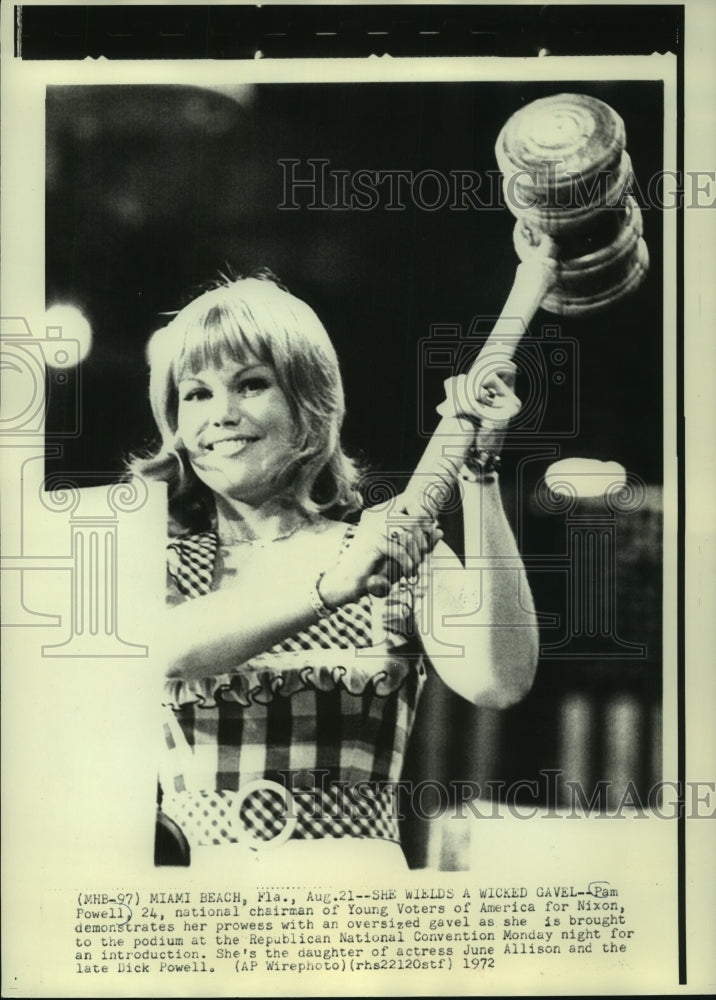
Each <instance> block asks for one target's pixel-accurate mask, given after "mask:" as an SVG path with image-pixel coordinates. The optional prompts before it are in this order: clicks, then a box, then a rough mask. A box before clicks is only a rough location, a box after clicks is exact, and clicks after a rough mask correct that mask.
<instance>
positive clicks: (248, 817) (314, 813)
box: [160, 527, 425, 846]
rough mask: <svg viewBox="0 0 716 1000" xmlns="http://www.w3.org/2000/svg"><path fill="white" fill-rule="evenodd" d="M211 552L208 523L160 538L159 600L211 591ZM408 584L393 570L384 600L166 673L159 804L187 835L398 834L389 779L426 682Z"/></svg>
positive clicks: (196, 838)
mask: <svg viewBox="0 0 716 1000" xmlns="http://www.w3.org/2000/svg"><path fill="white" fill-rule="evenodd" d="M353 531H354V529H352V528H350V527H349V528H347V530H346V535H345V539H344V543H343V544H344V546H345V545H348V544H350V540H351V538H352V537H353ZM217 549H218V538H217V535H216V533H215V532H213V531H207V532H203V533H201V534H198V535H193V536H191V537H189V538H184V539H175V540H173V541H172V542H171V543H170V544H169V547H168V560H167V567H168V571H169V587H170V598H169V599H170V601H171V602H172V603H176V602H177V601H179V600H186V599H191V598H196V597H201V596H202V595H204V594H208V593H209V592H210V591H211V590H213V589H215V586H216V581H215V575H216V562H217V559H216V556H217ZM414 582H415V581H413V584H414ZM415 593H416V588H415V586H414V585H412V584H410V583H408V581H405V580H402V581H401V582H400V583H399V584H395V585H394V588H393V591H392V592H391V595H390V596H389V598H388V599H387V602H383V601H373V600H372V599H371V598H370V597H368V596H366V597H363V598H362V599H361V600H360V601H358V602H356V603H352V604H347V605H345V606H343V607H341V608H339V609H338V610H337V611H336V612H334V613H333V614H332V615H331V616H330V617H328V618H326V619H322V620H320V621H318V622H317V623H316V624H314V625H311V626H309V627H308V628H306V629H305V630H302V631H299V632H297V633H296V634H295V635H292V636H289V637H287V638H286V639H284V640H283V641H281V642H279V643H276V644H275V645H274V646H272V647H271V648H270V649H269V650H267V652H266V653H264V654H261V655H260V656H257V657H255V658H253V659H252V660H249V661H248V662H246V663H244V664H241V665H240V666H239V665H237V668H236V670H235V671H233V672H231V673H226V674H221V675H212V676H207V677H205V678H201V679H200V680H192V681H182V680H170V681H168V682H167V685H166V703H165V706H164V712H165V714H164V719H165V724H164V741H165V746H166V753H165V754H164V755H163V761H162V766H161V772H160V784H161V789H162V810H163V811H164V812H165V813H166V814H167V815H168V816H170V817H171V818H172V819H173V820H174V821H175V822H177V823H178V824H179V826H180V827H181V828H182V830H183V832H184V834H185V836H186V837H187V839H188V841H189V843H190V845H204V844H220V843H236V842H247V843H249V844H250V845H251V846H255V845H256V844H259V845H261V844H262V843H263V842H265V841H269V840H281V839H284V840H285V839H288V837H292V838H294V839H297V838H298V839H300V838H314V837H325V836H329V837H342V836H356V837H378V838H383V839H387V840H395V841H397V840H398V839H399V838H398V826H397V818H396V817H397V815H398V810H397V808H396V807H397V797H396V790H395V788H394V787H391V785H390V783H391V782H397V781H398V780H399V778H400V774H401V770H402V765H403V757H404V754H405V749H406V745H407V741H408V737H409V735H410V731H411V728H412V725H413V720H414V717H415V711H416V708H417V704H418V699H419V697H420V693H421V691H422V687H423V684H424V682H425V668H424V665H423V660H422V656H421V654H420V647H419V643H418V640H417V636H416V634H415V622H414V614H413V611H414V609H415ZM391 607H394V608H396V609H399V610H400V615H394V616H392V617H391ZM406 609H407V610H408V612H409V613H408V614H407V615H406ZM386 615H387V621H388V622H389V623H390V622H391V621H392V622H393V624H389V626H388V627H389V631H388V632H386V631H385V629H384V628H383V622H384V621H385V620H386ZM397 622H400V625H398V624H397Z"/></svg>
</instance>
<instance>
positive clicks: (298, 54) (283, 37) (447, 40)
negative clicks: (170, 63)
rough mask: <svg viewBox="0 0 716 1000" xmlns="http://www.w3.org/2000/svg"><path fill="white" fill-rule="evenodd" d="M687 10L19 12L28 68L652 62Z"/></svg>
mask: <svg viewBox="0 0 716 1000" xmlns="http://www.w3.org/2000/svg"><path fill="white" fill-rule="evenodd" d="M680 19H681V20H683V7H682V6H681V5H679V4H670V5H665V6H661V5H656V4H654V5H651V4H649V5H644V4H626V5H618V6H616V5H610V6H607V5H594V6H586V5H579V4H570V5H567V6H551V5H549V4H543V5H526V4H524V5H518V6H506V5H499V4H489V5H478V4H475V5H473V4H450V3H448V4H429V5H408V6H399V5H394V4H380V5H370V6H368V5H364V4H355V5H354V4H341V5H338V4H328V5H312V4H308V5H276V6H273V5H272V6H266V7H260V6H254V5H212V4H206V5H199V4H194V5H189V6H186V7H184V6H174V5H170V6H159V5H146V6H145V5H140V6H137V5H123V4H122V5H115V4H106V5H68V6H64V5H52V4H45V5H39V6H34V5H33V6H23V5H17V6H16V8H15V21H16V32H15V49H16V51H15V55H16V56H20V57H21V58H22V59H26V60H43V59H56V60H63V59H85V58H87V57H90V58H95V59H96V58H99V57H104V58H106V59H254V58H256V57H257V56H264V57H266V58H273V59H285V58H321V57H325V58H340V57H342V58H361V57H367V56H370V55H378V56H380V55H386V54H388V55H391V56H396V57H400V56H402V57H406V56H407V57H410V56H413V57H418V56H517V57H525V56H536V55H538V54H540V53H541V54H543V55H649V54H651V53H653V52H662V53H663V52H667V51H671V52H677V51H679V46H680V43H681V35H680V31H679V25H680Z"/></svg>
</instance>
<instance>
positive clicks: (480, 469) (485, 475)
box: [460, 445, 500, 483]
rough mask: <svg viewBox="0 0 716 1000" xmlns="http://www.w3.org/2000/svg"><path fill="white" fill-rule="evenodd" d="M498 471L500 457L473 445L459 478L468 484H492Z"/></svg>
mask: <svg viewBox="0 0 716 1000" xmlns="http://www.w3.org/2000/svg"><path fill="white" fill-rule="evenodd" d="M499 471H500V456H499V455H498V454H497V453H496V452H494V451H485V450H482V449H478V448H476V447H475V446H474V445H473V446H472V448H471V449H470V451H469V452H468V455H467V457H466V459H465V462H464V464H463V466H462V469H461V470H460V478H461V479H464V480H465V481H466V482H468V483H493V482H495V480H496V479H497V474H498V472H499Z"/></svg>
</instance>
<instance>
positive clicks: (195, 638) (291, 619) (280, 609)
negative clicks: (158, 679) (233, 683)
mask: <svg viewBox="0 0 716 1000" xmlns="http://www.w3.org/2000/svg"><path fill="white" fill-rule="evenodd" d="M441 537H442V532H441V531H440V530H439V529H438V528H437V527H436V526H435V525H434V524H433V523H432V521H430V520H429V519H428V518H426V519H425V520H423V521H422V522H419V523H416V522H415V521H413V523H412V524H406V525H405V526H404V527H403V528H402V530H401V533H400V544H399V545H396V543H395V539H394V536H393V535H392V533H391V532H390V531H389V530H388V527H387V525H386V522H385V518H384V517H382V516H381V515H379V514H374V513H373V512H371V511H365V512H364V514H363V516H362V517H361V521H360V524H359V526H358V528H357V531H356V534H355V537H354V539H353V541H352V543H351V545H350V546H349V547H348V548H347V549H345V550H344V551H343V552H342V553H341V555H340V557H339V558H338V559H336V560H334V561H333V562H332V563H330V564H329V565H328V566H326V567H319V569H318V570H317V571H315V572H313V574H307V571H306V567H305V565H304V564H303V562H302V561H301V560H295V561H294V562H293V563H292V562H291V561H287V560H286V558H285V550H282V548H281V546H276V547H275V548H269V549H265V550H263V552H262V553H261V561H260V564H259V565H256V566H255V567H252V568H251V571H250V572H247V573H246V574H245V575H244V576H243V577H241V578H238V579H237V580H236V581H235V582H234V583H232V585H231V586H230V587H228V588H226V589H222V590H219V591H216V592H214V593H211V594H207V595H206V596H204V597H198V598H195V599H192V600H188V601H184V602H182V603H181V604H178V605H177V606H176V607H173V608H171V609H170V610H168V611H167V613H166V614H165V615H164V616H163V621H162V635H161V637H160V639H159V643H160V647H161V654H162V659H163V662H164V664H165V673H166V676H167V677H168V678H171V679H180V680H195V679H198V678H202V677H208V676H214V675H216V674H222V673H228V672H230V671H232V670H236V668H237V667H238V666H239V665H240V664H242V663H245V662H246V661H247V660H249V659H251V658H252V657H255V656H257V655H258V654H259V653H264V652H266V650H267V649H269V648H270V647H271V646H273V645H274V644H275V643H277V642H280V641H281V640H282V639H285V638H287V637H288V636H290V635H294V634H295V633H296V632H299V631H301V630H302V629H305V628H307V627H308V626H310V625H313V624H315V623H316V621H317V620H318V616H317V613H316V609H315V606H314V603H313V602H312V600H311V596H312V593H313V592H314V588H315V587H316V585H317V584H318V593H319V596H320V599H321V601H322V602H323V604H324V605H325V606H326V607H328V608H337V607H339V606H340V605H342V604H347V603H349V602H351V601H355V600H358V599H359V598H360V597H361V596H362V595H363V594H365V593H366V592H367V591H368V589H369V587H371V586H374V585H375V584H374V581H375V574H376V573H381V572H383V571H384V568H385V565H386V560H387V559H390V560H391V561H392V564H393V566H394V573H395V574H397V575H398V576H403V575H404V576H412V575H413V574H414V573H415V572H416V571H417V568H418V566H419V564H420V562H421V561H422V559H423V557H424V556H425V554H426V553H427V552H429V551H432V549H433V548H434V546H435V544H436V543H437V542H438V540H439V539H440V538H441ZM295 563H300V565H296V564H295ZM322 568H323V569H324V571H323V572H322V573H321V569H322ZM319 574H320V580H319Z"/></svg>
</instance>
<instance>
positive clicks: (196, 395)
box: [182, 389, 209, 403]
mask: <svg viewBox="0 0 716 1000" xmlns="http://www.w3.org/2000/svg"><path fill="white" fill-rule="evenodd" d="M208 397H209V390H208V389H187V391H186V392H185V393H184V395H183V396H182V399H183V400H184V402H185V403H191V401H192V400H195V399H208Z"/></svg>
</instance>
